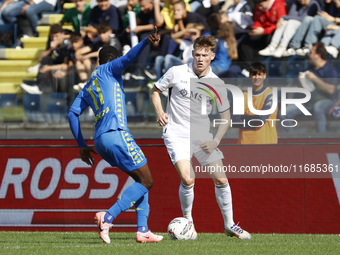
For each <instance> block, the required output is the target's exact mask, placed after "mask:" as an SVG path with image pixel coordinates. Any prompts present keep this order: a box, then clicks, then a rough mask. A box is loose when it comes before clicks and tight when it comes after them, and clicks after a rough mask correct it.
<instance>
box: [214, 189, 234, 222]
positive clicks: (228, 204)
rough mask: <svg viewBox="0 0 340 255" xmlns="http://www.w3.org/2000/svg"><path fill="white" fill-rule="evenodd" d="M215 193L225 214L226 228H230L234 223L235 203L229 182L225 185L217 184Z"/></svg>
mask: <svg viewBox="0 0 340 255" xmlns="http://www.w3.org/2000/svg"><path fill="white" fill-rule="evenodd" d="M215 195H216V200H217V203H218V205H219V207H220V209H221V212H222V215H223V219H224V228H230V227H231V226H232V225H234V220H233V204H232V198H231V190H230V186H229V184H228V183H226V184H224V185H215Z"/></svg>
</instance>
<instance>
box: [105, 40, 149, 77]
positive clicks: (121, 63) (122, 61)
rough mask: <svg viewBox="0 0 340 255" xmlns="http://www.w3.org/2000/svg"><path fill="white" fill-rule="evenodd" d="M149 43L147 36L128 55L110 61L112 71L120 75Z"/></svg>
mask: <svg viewBox="0 0 340 255" xmlns="http://www.w3.org/2000/svg"><path fill="white" fill-rule="evenodd" d="M147 44H148V41H147V38H145V39H144V40H143V41H141V42H139V43H138V44H137V45H136V46H135V47H133V48H132V49H131V50H129V52H128V53H126V55H124V56H121V57H120V58H118V59H115V60H113V61H111V62H110V63H108V65H109V69H110V71H111V72H112V73H116V74H119V75H120V74H122V72H123V70H124V69H125V68H127V67H128V66H129V65H130V64H132V63H133V62H135V61H136V60H137V58H138V57H139V55H140V54H141V53H142V51H143V50H144V48H145V46H146V45H147Z"/></svg>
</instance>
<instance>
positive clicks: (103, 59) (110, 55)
mask: <svg viewBox="0 0 340 255" xmlns="http://www.w3.org/2000/svg"><path fill="white" fill-rule="evenodd" d="M118 57H119V52H118V50H117V49H116V48H115V47H113V46H110V45H108V46H104V47H103V48H101V50H100V51H99V64H100V65H102V64H106V63H108V62H110V61H112V60H114V59H116V58H118Z"/></svg>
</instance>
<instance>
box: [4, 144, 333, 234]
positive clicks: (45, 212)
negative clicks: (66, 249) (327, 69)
mask: <svg viewBox="0 0 340 255" xmlns="http://www.w3.org/2000/svg"><path fill="white" fill-rule="evenodd" d="M91 142H92V143H91ZM137 143H139V144H140V145H141V148H142V150H143V152H144V153H145V155H146V156H147V158H148V164H149V166H150V169H151V172H152V175H153V179H154V186H153V188H152V189H151V192H150V202H149V203H150V206H151V211H150V217H149V225H150V228H151V229H152V230H153V231H160V232H165V231H166V228H167V225H168V223H169V222H170V220H171V219H173V218H174V217H178V216H181V210H180V204H179V199H178V186H179V182H180V180H179V177H178V174H177V173H176V171H175V169H174V167H173V166H172V165H171V163H170V160H169V158H168V155H167V152H166V148H165V147H164V145H163V141H162V140H139V141H137ZM1 144H3V146H0V153H1V157H0V185H1V186H0V230H41V231H46V230H48V231H50V230H68V231H70V230H71V231H72V230H77V231H82V230H93V231H95V230H96V227H95V225H94V222H93V216H94V213H95V212H96V211H98V210H107V209H108V208H109V207H110V206H111V205H112V204H113V203H114V202H115V201H116V200H117V198H118V197H119V195H120V194H121V192H122V190H124V188H126V187H127V186H128V185H129V184H131V179H129V178H128V177H127V175H126V174H124V173H122V172H121V171H120V170H119V169H117V168H112V167H110V166H109V165H108V164H107V163H106V162H105V161H103V160H102V159H101V158H100V157H99V156H95V164H94V166H93V167H89V166H87V165H86V164H85V163H83V162H82V161H81V160H80V159H79V155H78V149H77V148H76V147H75V146H73V144H74V142H70V141H63V142H60V141H58V142H56V141H38V142H37V141H36V142H32V141H31V142H30V141H21V143H20V142H19V141H12V143H11V142H8V141H7V142H6V143H1ZM49 144H53V146H49ZM90 144H93V141H90ZM339 145H340V144H329V143H319V144H314V143H311V144H306V143H300V144H279V145H258V146H255V145H252V146H240V145H235V144H229V145H221V146H220V148H221V150H222V151H223V153H224V156H225V159H224V165H225V166H230V167H229V169H227V168H226V169H225V171H226V174H227V176H228V177H229V182H230V186H231V190H232V196H233V209H234V220H235V221H236V222H240V225H241V226H242V227H244V228H245V229H246V230H248V231H249V232H251V233H340V221H339V218H340V206H339V205H340V170H339V169H338V167H339V155H340V146H339ZM330 166H332V171H331V169H330ZM242 167H243V170H242V171H241V169H242ZM197 169H199V168H197ZM294 169H295V172H294ZM231 170H236V171H234V172H232V171H231ZM200 174H201V173H199V174H197V177H198V178H197V179H196V183H195V202H194V210H193V216H194V219H195V225H196V228H197V230H198V231H199V232H223V219H222V216H221V213H220V210H219V207H218V205H217V203H216V200H215V194H214V185H213V182H212V180H211V179H209V178H207V176H206V175H204V174H203V175H200ZM201 177H202V178H201ZM203 177H204V178H203ZM215 215H216V216H215ZM114 223H115V231H135V227H136V216H135V213H134V210H133V208H131V209H129V210H128V211H127V212H125V213H122V214H121V215H119V216H118V218H117V219H116V220H115V222H114Z"/></svg>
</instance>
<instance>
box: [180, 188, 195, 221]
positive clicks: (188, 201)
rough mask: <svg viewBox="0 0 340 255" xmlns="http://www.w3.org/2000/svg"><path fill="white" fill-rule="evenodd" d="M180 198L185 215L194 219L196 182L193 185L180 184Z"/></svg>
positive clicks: (189, 218) (190, 219)
mask: <svg viewBox="0 0 340 255" xmlns="http://www.w3.org/2000/svg"><path fill="white" fill-rule="evenodd" d="M178 194H179V200H180V201H181V208H182V212H183V217H184V218H186V219H188V220H189V221H192V215H191V211H192V205H193V203H194V184H193V185H191V186H185V185H184V184H182V183H181V184H180V185H179V190H178Z"/></svg>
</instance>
